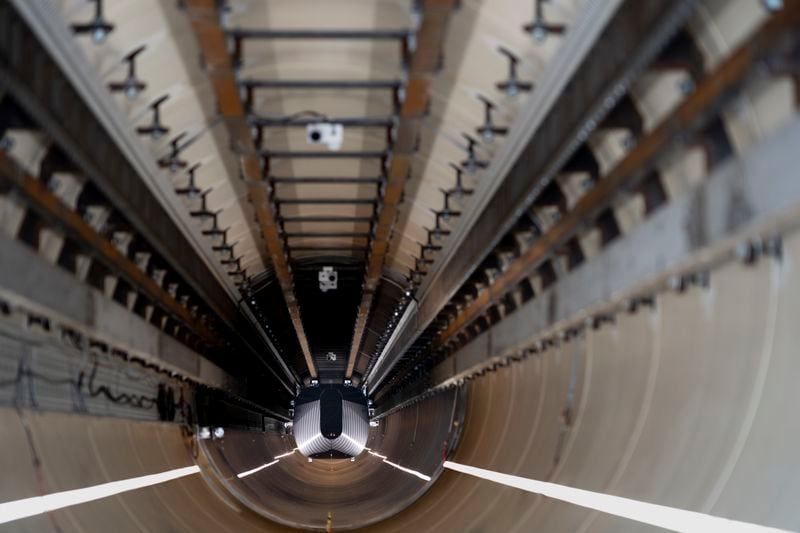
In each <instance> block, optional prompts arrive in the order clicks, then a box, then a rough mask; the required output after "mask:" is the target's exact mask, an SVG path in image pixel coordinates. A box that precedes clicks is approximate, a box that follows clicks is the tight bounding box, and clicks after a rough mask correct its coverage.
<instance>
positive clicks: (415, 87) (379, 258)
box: [345, 0, 456, 379]
mask: <svg viewBox="0 0 800 533" xmlns="http://www.w3.org/2000/svg"><path fill="white" fill-rule="evenodd" d="M455 6H456V2H455V0H425V1H424V2H421V4H420V9H421V16H422V25H421V26H420V28H419V30H418V31H417V34H416V41H417V46H416V49H415V50H414V52H413V55H412V56H411V58H410V61H409V70H408V82H407V84H406V86H405V99H404V101H403V103H402V105H401V108H400V116H399V121H398V126H397V136H396V139H397V141H396V143H395V146H394V149H393V154H392V160H391V163H390V165H389V169H388V172H387V182H386V186H385V188H384V190H383V198H382V202H381V204H380V207H379V209H380V211H379V213H378V220H377V221H376V224H375V228H374V235H375V237H374V238H373V239H372V241H371V243H370V246H369V251H368V254H369V255H368V263H367V270H366V274H365V276H364V285H363V287H364V288H363V291H362V295H361V302H360V304H359V306H358V312H357V314H356V323H355V327H354V330H353V340H352V342H351V344H350V352H349V355H348V358H347V369H346V372H345V377H347V378H348V379H349V378H352V376H353V369H354V368H355V364H356V358H357V357H358V353H359V349H360V348H361V343H362V340H363V338H364V332H365V331H366V326H367V319H368V318H369V312H370V309H371V308H372V301H373V298H374V294H375V291H376V289H377V287H378V283H379V282H380V279H381V274H382V271H383V264H384V262H385V260H386V255H387V252H388V249H389V240H390V238H391V236H392V228H393V227H394V223H395V220H396V219H397V215H398V212H399V205H400V201H401V200H402V197H403V189H404V188H405V184H406V181H407V179H408V177H409V175H410V173H411V160H412V159H413V156H414V151H415V147H416V143H417V139H418V137H419V129H420V123H421V121H422V118H423V117H424V115H425V113H426V111H427V109H428V103H429V96H430V95H429V94H428V85H429V81H428V77H429V76H430V74H431V73H433V72H435V71H436V70H437V69H438V68H439V66H440V63H441V60H442V47H443V45H444V37H445V30H446V28H447V22H448V20H449V18H450V14H451V12H452V10H453V9H454V8H455Z"/></svg>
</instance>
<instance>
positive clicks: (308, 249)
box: [289, 245, 367, 252]
mask: <svg viewBox="0 0 800 533" xmlns="http://www.w3.org/2000/svg"><path fill="white" fill-rule="evenodd" d="M318 251H323V252H350V251H353V252H366V251H367V248H366V247H364V246H336V245H330V246H325V245H319V246H289V252H318Z"/></svg>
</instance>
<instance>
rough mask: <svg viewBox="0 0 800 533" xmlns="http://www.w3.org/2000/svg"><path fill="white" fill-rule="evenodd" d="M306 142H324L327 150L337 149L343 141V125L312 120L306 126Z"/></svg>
mask: <svg viewBox="0 0 800 533" xmlns="http://www.w3.org/2000/svg"><path fill="white" fill-rule="evenodd" d="M306 141H307V142H308V144H324V145H325V146H327V147H328V150H331V151H334V152H335V151H338V150H340V149H341V148H342V142H344V126H342V125H341V124H335V123H333V122H314V123H313V124H309V125H308V126H306Z"/></svg>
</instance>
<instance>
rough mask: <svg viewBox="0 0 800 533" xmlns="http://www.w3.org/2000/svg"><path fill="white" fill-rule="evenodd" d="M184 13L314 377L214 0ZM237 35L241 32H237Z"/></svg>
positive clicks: (192, 1) (189, 2)
mask: <svg viewBox="0 0 800 533" xmlns="http://www.w3.org/2000/svg"><path fill="white" fill-rule="evenodd" d="M184 5H185V6H186V13H187V16H188V18H189V20H190V22H191V24H192V29H193V31H194V33H195V37H196V38H197V42H198V44H199V45H200V49H201V51H202V54H203V60H204V64H205V65H206V68H207V72H208V76H209V79H210V80H211V82H212V83H211V84H212V86H213V87H214V91H215V94H216V97H217V103H218V106H219V111H220V114H221V115H222V117H223V118H224V122H225V124H226V126H227V128H228V133H229V134H230V137H231V144H232V145H233V146H236V147H238V148H239V150H240V151H241V152H242V155H241V157H240V159H239V161H240V167H241V173H242V177H243V178H244V180H245V182H246V183H247V188H248V193H249V194H248V197H249V199H250V202H251V203H252V204H253V207H254V208H255V211H256V217H257V219H258V222H259V224H260V226H261V232H262V234H263V236H264V240H265V242H266V245H267V250H268V251H269V255H270V258H271V260H272V268H273V269H274V270H275V276H276V278H277V279H278V282H279V284H280V286H281V290H282V292H283V296H284V299H285V301H286V306H287V308H288V310H289V316H290V317H291V320H292V325H293V326H294V329H295V333H296V335H297V340H298V343H299V344H300V349H301V351H302V352H303V356H304V358H305V361H306V365H307V367H308V372H309V375H310V376H311V377H312V378H316V377H317V369H316V366H315V364H314V358H313V357H312V355H311V350H310V348H309V345H308V338H307V337H306V333H305V328H304V327H303V321H302V319H301V318H300V308H299V306H298V305H297V298H296V296H295V293H294V282H293V280H292V271H291V267H290V266H289V262H288V260H287V253H286V250H285V249H284V242H283V238H282V236H281V234H280V228H279V221H278V220H277V218H276V216H275V214H274V211H273V209H274V207H273V205H272V202H271V200H270V197H269V193H268V191H267V184H266V182H265V181H264V180H263V176H262V171H261V162H260V160H259V157H258V156H257V155H256V154H257V150H256V147H255V144H254V142H253V139H252V137H251V136H250V125H249V123H248V121H247V115H246V111H245V107H244V105H243V102H242V99H241V95H240V92H239V85H238V83H237V81H236V74H235V72H234V64H233V61H232V59H231V56H230V54H229V51H228V46H227V34H226V31H225V29H224V28H223V27H222V24H221V20H220V13H219V11H218V4H217V2H216V1H215V0H185V1H184ZM240 37H241V36H240Z"/></svg>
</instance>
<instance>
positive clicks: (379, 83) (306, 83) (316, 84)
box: [239, 79, 403, 90]
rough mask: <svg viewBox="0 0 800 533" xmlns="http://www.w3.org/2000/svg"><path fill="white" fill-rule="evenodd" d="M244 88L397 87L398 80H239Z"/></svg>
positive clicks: (400, 83) (399, 84)
mask: <svg viewBox="0 0 800 533" xmlns="http://www.w3.org/2000/svg"><path fill="white" fill-rule="evenodd" d="M239 84H240V85H242V87H245V88H246V89H341V90H348V89H392V90H394V89H398V88H400V87H402V86H403V82H401V81H400V80H257V79H246V80H242V81H240V82H239Z"/></svg>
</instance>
